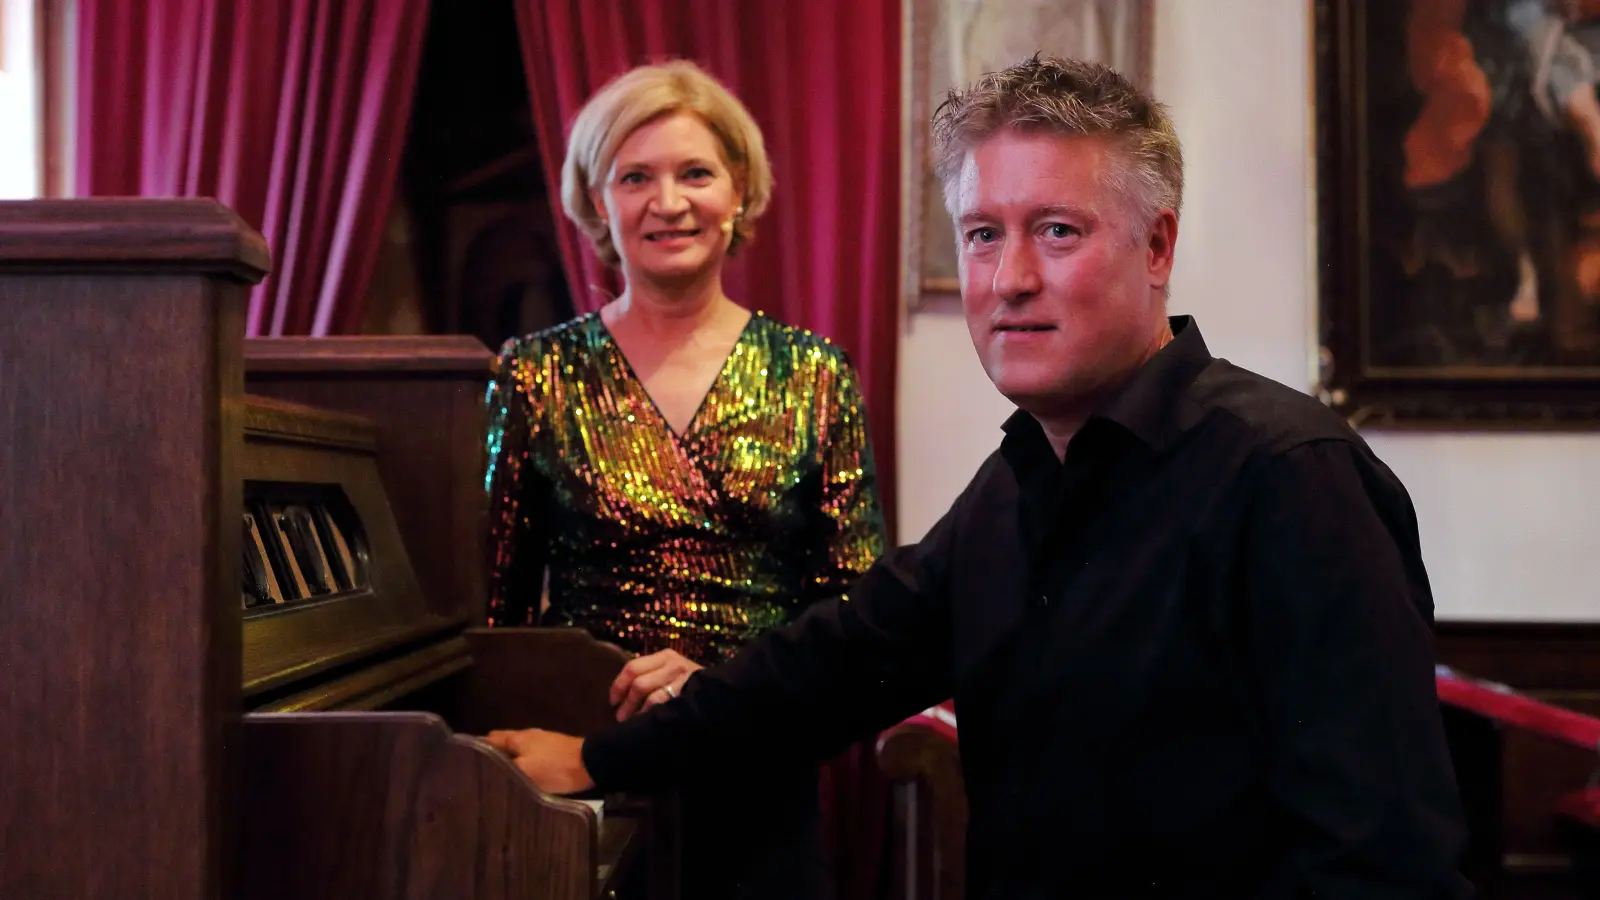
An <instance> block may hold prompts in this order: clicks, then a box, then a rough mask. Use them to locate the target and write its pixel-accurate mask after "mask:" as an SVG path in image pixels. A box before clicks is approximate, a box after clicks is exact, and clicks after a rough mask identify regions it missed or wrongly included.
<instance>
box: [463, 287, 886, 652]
mask: <svg viewBox="0 0 1600 900" xmlns="http://www.w3.org/2000/svg"><path fill="white" fill-rule="evenodd" d="M487 402H488V407H489V417H490V429H489V436H488V450H489V468H488V473H487V476H486V479H485V487H486V489H487V491H488V493H489V498H490V512H491V553H492V568H491V574H490V586H491V592H492V593H491V599H490V607H489V609H490V619H491V624H495V625H507V624H509V625H519V624H533V623H536V622H537V623H540V624H546V625H570V626H576V627H579V628H583V629H585V630H587V631H589V632H590V633H591V634H594V635H595V636H596V637H598V638H600V639H602V640H609V641H613V642H615V643H617V644H618V645H620V646H621V647H622V648H623V649H625V650H629V651H631V652H635V653H649V652H654V651H656V650H660V649H664V648H672V649H676V650H677V651H679V652H680V653H682V654H684V655H685V656H687V657H689V658H691V659H694V660H696V661H698V662H701V663H703V664H710V663H713V662H716V661H719V660H721V659H726V658H728V657H729V656H731V655H732V654H733V653H734V652H735V651H736V650H737V649H738V648H739V647H740V646H741V645H743V644H744V643H746V642H747V641H749V640H750V639H751V638H752V637H754V636H755V635H757V634H759V633H761V632H762V631H764V630H766V629H769V628H771V627H773V626H776V625H779V624H781V623H783V622H786V621H788V620H789V619H790V618H792V617H793V616H794V615H795V614H796V613H797V612H798V611H799V610H800V609H801V608H803V607H804V606H805V605H806V604H808V603H810V602H812V601H813V600H816V599H818V598H822V597H827V596H834V595H838V594H840V593H843V591H844V589H845V587H846V586H847V585H848V583H849V582H850V581H851V580H852V579H853V578H854V577H855V576H856V575H858V574H860V573H861V572H862V571H864V570H865V569H866V568H867V567H868V566H869V565H870V564H871V563H872V561H873V559H875V558H876V557H877V556H878V555H879V554H880V553H882V552H883V550H884V540H885V538H884V530H883V518H882V514H881V511H880V509H879V506H878V501H877V492H876V490H875V486H874V480H875V475H874V470H873V462H872V451H871V446H870V440H869V438H868V433H867V425H866V413H865V409H864V407H863V404H862V399H861V392H860V389H859V386H858V383H857V376H856V373H855V371H854V369H853V368H851V366H850V363H849V361H848V359H847V357H846V355H845V354H844V352H843V351H841V350H840V349H839V348H838V347H836V346H834V345H832V344H831V343H829V342H828V341H826V340H825V339H823V338H821V337H819V336H816V335H814V334H812V333H810V332H807V331H803V330H800V329H797V328H793V327H790V326H787V325H784V324H781V323H779V322H777V321H775V320H773V319H770V318H768V317H767V316H765V315H763V314H761V313H755V314H753V315H752V316H751V317H750V320H749V322H748V323H747V324H746V325H745V328H744V331H743V332H742V334H741V335H740V337H739V339H738V341H737V343H736V344H735V345H734V347H733V350H732V352H731V353H729V355H728V357H727V359H726V361H725V362H724V364H723V367H722V370H721V372H720V373H719V375H718V376H717V379H716V381H715V382H714V383H713V384H712V386H711V389H710V390H709V392H708V393H707V394H706V396H705V399H704V400H703V401H702V402H701V405H700V408H699V410H698V411H697V412H696V413H695V416H694V418H693V420H692V421H691V423H690V424H689V426H688V427H687V428H686V429H685V430H684V432H683V434H681V435H679V434H677V433H675V432H674V431H673V430H672V428H671V427H670V426H669V425H668V424H667V421H666V419H665V418H664V417H663V416H662V415H661V414H660V412H659V411H658V410H657V408H656V406H655V403H654V401H653V400H652V399H651V398H650V395H649V393H648V392H646V390H645V388H644V385H643V383H642V382H641V381H640V379H639V378H638V377H637V376H636V375H635V373H634V372H633V370H632V368H631V367H630V365H629V364H628V361H627V359H626V357H624V355H623V354H622V351H621V350H620V349H619V348H618V346H617V344H616V342H615V341H614V340H613V338H612V336H611V334H610V332H609V331H608V330H607V328H606V326H605V324H604V323H603V322H602V321H601V319H600V316H599V315H598V314H594V313H591V314H589V315H586V316H582V317H580V318H578V319H575V320H573V321H571V322H568V323H566V324H564V325H559V326H556V327H554V328H551V329H548V330H545V331H542V332H538V333H535V334H532V335H528V336H526V337H522V338H517V339H513V340H511V341H508V342H507V343H506V344H505V346H504V347H503V348H502V350H501V354H500V359H499V368H498V372H497V375H496V376H495V378H494V379H493V380H492V381H491V383H490V385H489V389H488V396H487ZM546 572H548V579H549V585H548V591H549V609H548V611H547V612H546V613H545V614H544V615H543V616H542V617H541V616H540V615H539V612H538V611H539V605H540V595H541V589H542V588H543V580H544V577H545V575H546Z"/></svg>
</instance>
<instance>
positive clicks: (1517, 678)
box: [1435, 621, 1600, 898]
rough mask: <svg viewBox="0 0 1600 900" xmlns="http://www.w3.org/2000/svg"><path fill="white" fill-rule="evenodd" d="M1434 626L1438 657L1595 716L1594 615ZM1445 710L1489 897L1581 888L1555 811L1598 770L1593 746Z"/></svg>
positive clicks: (1597, 649) (1598, 707) (1598, 635)
mask: <svg viewBox="0 0 1600 900" xmlns="http://www.w3.org/2000/svg"><path fill="white" fill-rule="evenodd" d="M1435 631H1436V634H1437V657H1438V660H1439V662H1440V664H1442V665H1447V666H1450V667H1451V668H1453V669H1456V670H1458V671H1460V672H1462V673H1464V674H1467V675H1470V676H1472V677H1475V678H1482V679H1486V680H1489V681H1494V682H1499V683H1501V684H1507V685H1510V686H1511V687H1513V688H1516V689H1517V690H1518V691H1521V692H1523V693H1526V694H1528V695H1529V696H1531V697H1534V698H1537V699H1539V700H1542V701H1544V702H1546V703H1551V704H1554V705H1556V706H1561V707H1565V708H1567V709H1572V710H1576V711H1578V712H1582V713H1587V714H1589V715H1600V623H1560V622H1464V621H1455V622H1440V623H1438V625H1437V626H1436V629H1435ZM1447 713H1448V715H1447V718H1446V722H1447V724H1448V725H1449V727H1450V736H1451V751H1452V753H1453V754H1454V755H1455V758H1456V769H1457V773H1456V774H1457V778H1458V780H1459V782H1460V785H1461V792H1462V796H1463V800H1464V801H1465V802H1466V804H1467V806H1468V813H1469V816H1470V819H1471V822H1472V827H1473V835H1472V840H1473V843H1474V852H1473V859H1472V863H1471V865H1472V866H1473V868H1474V869H1475V872H1474V876H1475V877H1476V878H1477V880H1478V881H1479V883H1480V886H1481V887H1482V888H1483V890H1484V895H1485V897H1487V898H1522V897H1529V898H1533V897H1540V898H1544V897H1550V898H1576V897H1577V896H1579V895H1578V893H1577V890H1576V886H1575V884H1574V882H1573V879H1572V875H1571V872H1572V860H1571V854H1570V851H1571V847H1570V845H1569V839H1568V838H1567V836H1565V835H1563V834H1562V832H1561V830H1560V826H1559V823H1558V821H1557V819H1556V816H1555V815H1554V809H1555V804H1556V802H1557V801H1558V800H1559V799H1560V798H1561V797H1562V796H1563V795H1565V794H1567V793H1570V792H1572V791H1574V790H1577V789H1578V788H1581V787H1583V785H1584V784H1585V783H1587V781H1588V779H1589V778H1590V777H1591V776H1592V774H1593V773H1594V772H1595V771H1596V765H1597V763H1600V760H1597V758H1596V755H1595V752H1594V751H1593V750H1584V749H1582V748H1578V747H1573V746H1570V745H1567V744H1564V743H1561V742H1559V741H1556V740H1553V739H1550V738H1546V737H1543V736H1541V735H1537V734H1532V733H1529V732H1526V731H1521V730H1518V729H1506V728H1500V727H1496V726H1491V725H1486V724H1481V720H1480V723H1474V722H1472V721H1470V720H1472V719H1476V718H1477V717H1476V716H1471V715H1469V714H1466V713H1461V712H1459V711H1453V710H1451V711H1447Z"/></svg>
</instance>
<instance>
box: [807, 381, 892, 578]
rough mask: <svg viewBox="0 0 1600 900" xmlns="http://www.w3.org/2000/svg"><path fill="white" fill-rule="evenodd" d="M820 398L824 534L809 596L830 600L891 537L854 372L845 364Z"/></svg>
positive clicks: (822, 522)
mask: <svg viewBox="0 0 1600 900" xmlns="http://www.w3.org/2000/svg"><path fill="white" fill-rule="evenodd" d="M819 393H820V394H821V396H822V400H821V402H822V403H823V404H824V406H825V408H824V409H823V411H822V413H823V414H822V415H821V416H820V417H819V418H820V420H821V422H822V427H821V429H820V433H819V434H818V443H819V445H820V447H821V451H822V498H821V504H820V506H821V510H820V511H821V513H822V515H821V516H820V517H819V522H820V524H821V529H820V530H821V532H822V533H821V534H820V535H819V541H818V544H819V546H818V548H817V554H816V564H815V566H814V568H813V570H812V573H811V577H810V579H809V583H808V588H809V590H808V593H810V594H811V596H813V597H829V596H837V595H838V594H842V593H844V592H845V591H846V590H847V589H848V588H849V585H850V583H851V582H853V581H855V579H857V578H859V577H860V576H861V575H862V573H864V572H866V571H867V569H868V568H870V567H871V566H872V563H873V562H874V561H875V560H876V559H877V558H878V557H879V556H882V555H883V553H884V550H885V549H886V544H887V535H886V533H885V529H884V523H883V508H882V506H881V504H880V503H879V500H878V477H877V466H876V464H875V462H874V459H873V453H872V438H871V435H870V433H869V429H868V426H867V408H866V402H865V400H864V399H863V398H862V394H861V387H860V384H859V379H858V376H857V374H856V371H855V369H854V368H853V367H851V366H850V364H849V363H848V361H842V362H841V364H840V366H839V369H838V380H837V382H836V383H835V384H834V386H833V390H831V391H825V392H819Z"/></svg>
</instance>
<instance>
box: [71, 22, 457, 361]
mask: <svg viewBox="0 0 1600 900" xmlns="http://www.w3.org/2000/svg"><path fill="white" fill-rule="evenodd" d="M427 13H428V4H427V0H138V2H128V0H79V5H78V51H77V56H78V62H77V92H78V98H77V106H78V109H77V138H76V140H77V150H76V160H75V162H76V181H77V185H76V191H77V193H78V194H79V195H81V196H153V197H172V196H184V197H196V196H200V197H214V198H216V199H217V200H219V201H221V202H222V203H224V204H226V205H228V206H230V207H232V208H233V209H234V210H235V211H236V212H238V213H239V215H240V216H242V217H243V218H244V219H245V221H247V222H249V223H250V224H251V225H252V226H254V227H256V228H257V229H259V230H260V231H261V233H262V234H263V235H264V236H265V237H266V239H267V243H268V245H269V246H270V247H271V248H272V253H273V268H272V273H271V274H270V275H269V276H268V277H267V279H266V280H265V281H264V282H263V283H262V284H261V285H259V286H257V288H256V289H255V290H254V291H253V292H252V294H251V296H250V312H249V318H248V319H247V323H248V324H247V328H248V333H249V334H251V335H284V334H312V335H326V334H336V333H347V332H352V331H355V330H356V329H357V328H358V326H359V323H360V321H361V303H362V301H363V299H364V298H365V295H366V291H367V286H368V284H369V283H370V281H371V278H372V269H373V265H374V262H375V260H376V258H377V252H378V247H379V244H380V241H381V238H382V235H383V228H384V225H385V222H386V220H387V218H388V215H389V207H390V202H391V200H392V199H393V195H394V186H395V179H396V175H397V172H398V168H399V164H400V157H401V153H402V149H403V147H404V144H405V137H406V126H407V120H408V118H409V114H410V111H411V97H412V91H413V89H414V87H415V84H416V77H417V69H418V66H419V64H420V61H421V55H422V54H421V51H422V39H423V32H424V28H425V26H426V24H427V18H428V15H427Z"/></svg>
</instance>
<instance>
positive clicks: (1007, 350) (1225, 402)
mask: <svg viewBox="0 0 1600 900" xmlns="http://www.w3.org/2000/svg"><path fill="white" fill-rule="evenodd" d="M934 138H935V145H936V148H937V151H938V172H939V174H940V177H941V178H942V179H943V181H944V185H945V193H946V198H947V202H948V205H949V208H950V211H951V217H952V219H953V220H954V221H955V222H956V230H957V240H958V241H959V245H960V270H961V294H962V302H963V305H964V308H965V311H966V318H967V323H968V327H969V329H970V330H971V333H972V340H973V344H974V346H975V347H976V349H977V351H978V356H979V358H980V359H981V360H982V362H983V365H984V368H985V370H986V371H987V372H988V374H989V377H990V378H991V379H992V380H993V381H994V383H995V386H996V387H997V388H998V389H999V390H1000V391H1001V393H1003V394H1004V395H1005V396H1006V397H1007V398H1008V399H1010V400H1011V401H1012V402H1014V403H1015V404H1016V405H1017V407H1018V411H1017V413H1016V414H1015V415H1013V416H1012V417H1011V419H1010V420H1009V421H1008V422H1007V423H1006V425H1005V432H1006V433H1005V437H1004V440H1003V441H1002V443H1001V445H1000V448H999V449H998V450H997V451H996V452H995V453H994V454H993V455H992V456H991V457H990V458H989V459H988V460H987V461H986V462H985V463H984V464H983V466H982V467H981V468H980V469H979V471H978V473H977V475H976V476H975V477H974V478H973V480H972V482H971V483H970V484H969V485H968V486H967V488H966V489H965V491H963V492H962V494H961V495H960V497H958V498H957V499H956V501H955V503H954V504H953V505H952V507H951V508H950V510H949V512H947V513H946V514H945V516H944V518H943V519H941V520H940V521H939V522H938V524H936V525H935V526H934V527H933V529H932V530H931V531H930V532H929V533H928V535H927V536H926V537H925V538H924V539H923V540H922V541H921V542H920V543H918V544H916V545H914V546H909V547H904V548H901V549H899V550H897V551H895V552H893V553H890V554H888V555H887V556H886V557H885V558H884V559H883V560H882V561H880V562H879V564H878V565H876V566H875V567H874V568H872V569H871V570H870V571H869V572H868V573H867V574H866V575H865V576H864V577H862V578H861V579H860V580H859V581H858V582H856V584H855V585H854V586H853V587H852V588H851V590H850V593H849V596H848V597H842V598H839V599H838V600H836V601H831V602H826V603H820V604H817V605H816V606H814V607H813V608H811V609H810V610H808V611H807V612H806V613H805V614H804V615H803V616H802V617H801V618H800V619H799V620H798V621H796V622H795V623H794V624H793V625H791V626H790V627H788V628H786V629H783V630H780V631H778V632H776V633H774V634H772V635H770V636H768V637H766V638H764V639H762V640H759V641H757V642H755V643H753V644H752V645H751V646H750V647H749V648H748V649H747V650H746V651H745V652H744V653H742V654H741V655H740V656H739V657H738V658H737V659H735V660H734V661H732V662H730V663H728V664H726V665H723V666H719V667H716V668H712V669H706V670H702V671H700V672H698V673H696V674H695V675H694V676H693V677H692V678H691V679H690V680H689V681H688V683H687V684H686V685H685V686H684V689H683V690H682V692H681V694H676V695H675V694H674V693H673V692H672V691H670V690H665V689H662V688H661V686H660V685H658V684H655V683H654V682H653V681H652V680H651V668H652V667H651V666H650V665H649V663H648V661H635V662H636V663H639V664H638V665H635V664H634V663H630V664H629V667H628V669H627V670H626V671H624V673H623V675H622V676H620V677H619V679H618V683H617V685H616V692H617V694H618V697H619V698H625V699H623V703H624V708H625V709H629V710H631V709H632V708H634V707H636V706H639V705H643V706H646V707H648V708H647V709H646V711H645V712H643V713H641V714H639V715H636V716H633V717H631V718H628V719H627V720H626V721H624V722H622V723H621V724H619V725H618V726H617V727H616V728H615V729H613V730H609V731H607V732H605V733H601V734H595V735H590V736H589V737H588V738H587V739H586V740H580V739H578V738H573V737H567V736H564V735H556V734H550V733H547V732H539V731H523V732H497V733H496V734H494V735H492V736H491V740H492V742H494V743H495V744H496V745H498V746H500V747H502V748H503V749H505V750H506V751H507V752H509V753H511V754H512V755H513V756H514V757H515V758H516V760H517V763H518V765H519V766H521V767H522V768H523V770H524V771H526V772H527V773H528V774H529V775H530V776H531V777H532V778H533V779H534V781H535V782H536V783H538V784H540V785H541V786H543V787H544V788H545V789H547V790H551V791H555V792H573V791H581V790H585V789H588V788H590V787H591V786H598V787H599V788H601V789H604V790H607V791H613V790H650V789H658V788H662V787H666V786H670V785H673V784H677V783H680V782H681V781H682V780H683V779H686V778H692V777H716V776H718V775H719V774H721V775H724V776H725V777H730V778H743V779H746V780H749V781H750V787H751V791H752V793H753V794H755V795H758V793H759V790H760V784H759V773H760V771H761V764H762V763H764V762H768V761H774V760H776V759H779V758H784V757H804V758H811V759H817V758H823V757H826V756H827V755H829V754H830V753H833V752H836V751H837V750H839V749H841V748H843V747H845V746H847V745H848V744H849V743H850V742H851V741H854V740H858V739H860V738H862V737H863V736H866V735H871V734H873V733H875V732H877V731H879V730H881V729H883V728H885V727H888V726H890V725H892V724H894V723H896V722H898V721H900V720H901V719H903V718H904V717H906V716H908V715H910V714H913V713H915V712H918V711H921V710H923V709H925V708H927V707H929V706H932V705H933V704H935V703H937V702H939V701H941V700H944V699H945V698H946V697H949V696H952V695H953V696H954V697H955V701H956V707H957V711H958V714H959V717H960V723H961V726H960V742H961V759H962V767H963V770H964V773H965V779H966V786H967V792H968V797H969V801H970V808H971V821H970V827H969V831H968V845H967V854H968V869H967V871H968V879H969V896H971V897H973V898H1004V900H1027V898H1035V897H1066V896H1071V897H1077V898H1102V897H1103V898H1111V897H1117V898H1124V897H1170V898H1201V897H1205V898H1213V897H1214V898H1227V900H1245V898H1298V897H1322V898H1352V900H1354V898H1363V900H1368V898H1391V897H1393V898H1402V897H1403V898H1419V900H1420V898H1442V897H1461V896H1468V895H1469V888H1468V887H1467V886H1466V884H1465V882H1464V881H1463V880H1462V879H1461V878H1460V877H1459V876H1458V875H1457V872H1456V865H1457V861H1458V857H1459V855H1460V853H1461V851H1462V848H1463V844H1464V839H1465V835H1464V829H1463V826H1462V811H1461V808H1460V803H1459V799H1458V796H1457V791H1456V785H1455V781H1454V776H1453V773H1452V767H1451V762H1450V757H1449V754H1448V751H1447V748H1446V746H1445V741H1444V734H1443V726H1442V723H1441V719H1440V713H1439V707H1438V702H1437V697H1436V694H1435V690H1434V680H1433V660H1432V657H1431V639H1430V627H1431V622H1432V599H1431V595H1430V591H1429V587H1428V580H1427V575H1426V573H1425V571H1424V569H1423V565H1422V559H1421V553H1420V550H1419V546H1418V538H1417V525H1416V518H1415V515H1414V512H1413V510H1412V506H1411V502H1410V500H1409V498H1408V497H1407V495H1406V492H1405V490H1404V488H1403V487H1402V486H1401V484H1400V483H1399V482H1398V481H1397V480H1396V479H1395V477H1394V475H1393V474H1392V473H1391V472H1390V471H1389V470H1388V469H1387V468H1386V467H1385V466H1384V465H1383V463H1381V462H1380V461H1379V460H1378V459H1377V458H1376V457H1375V456H1374V455H1373V454H1372V452H1371V450H1369V449H1368V448H1367V446H1366V444H1365V443H1363V441H1362V440H1361V439H1360V437H1358V436H1357V435H1356V434H1355V433H1354V432H1353V431H1352V430H1351V429H1350V428H1349V427H1348V426H1347V425H1346V423H1345V422H1343V421H1342V420H1341V419H1340V418H1339V417H1338V416H1337V415H1335V414H1334V413H1332V412H1331V411H1329V410H1327V409H1326V408H1324V407H1322V406H1321V405H1319V404H1318V403H1316V402H1315V401H1314V400H1312V399H1311V398H1309V397H1307V396H1306V395H1304V394H1301V393H1298V392H1296V391H1293V390H1290V389H1289V388H1287V387H1284V386H1282V385H1280V384H1278V383H1276V382H1273V381H1270V380H1268V379H1266V378H1263V377H1261V376H1258V375H1255V374H1252V373H1250V372H1247V371H1244V370H1242V369H1239V368H1237V367H1235V366H1233V365H1231V364H1229V363H1227V362H1225V361H1223V360H1219V359H1215V358H1213V357H1212V356H1211V354H1210V353H1209V352H1208V351H1207V349H1206V345H1205V342H1204V340H1203V339H1202V338H1201V336H1200V331H1199V328H1198V326H1197V325H1196V324H1195V323H1194V322H1193V321H1192V320H1191V319H1188V318H1170V319H1169V318H1168V316H1167V313H1166V287H1167V281H1168V278H1169V276H1170V274H1171V271H1172V264H1173V253H1174V248H1175V246H1176V242H1177V235H1178V209H1179V207H1180V201H1181V196H1182V187H1183V185H1182V180H1183V174H1182V173H1183V166H1182V158H1181V151H1180V148H1179V142H1178V139H1177V136H1176V134H1175V133H1174V131H1173V127H1172V124H1171V121H1170V120H1169V119H1168V117H1167V114H1166V112H1165V111H1164V110H1163V108H1162V107H1161V106H1160V105H1159V104H1156V103H1155V102H1153V101H1152V100H1150V99H1149V98H1148V97H1146V96H1144V95H1143V94H1142V93H1140V92H1139V91H1138V90H1136V89H1135V88H1134V87H1133V86H1132V85H1130V84H1129V83H1128V82H1127V81H1126V80H1124V79H1123V78H1122V77H1121V76H1119V75H1117V74H1116V73H1115V72H1112V71H1111V70H1109V69H1106V68H1104V67H1102V66H1098V65H1093V64H1088V63H1080V62H1072V61H1064V60H1058V59H1049V58H1035V59H1032V60H1029V61H1027V62H1024V63H1022V64H1020V65H1017V66H1015V67H1013V68H1010V69H1007V70H1005V71H1002V72H998V73H994V74H991V75H988V76H986V77H984V78H983V79H981V80H980V81H979V82H978V83H977V84H976V85H974V86H973V87H972V88H971V89H969V90H967V91H965V92H962V93H953V94H952V95H951V97H950V98H949V100H948V101H947V102H946V103H945V104H943V105H942V106H941V107H940V109H939V111H938V113H937V114H936V116H935V121H934ZM754 808H758V807H753V809H754ZM752 827H758V826H757V823H756V822H752Z"/></svg>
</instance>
